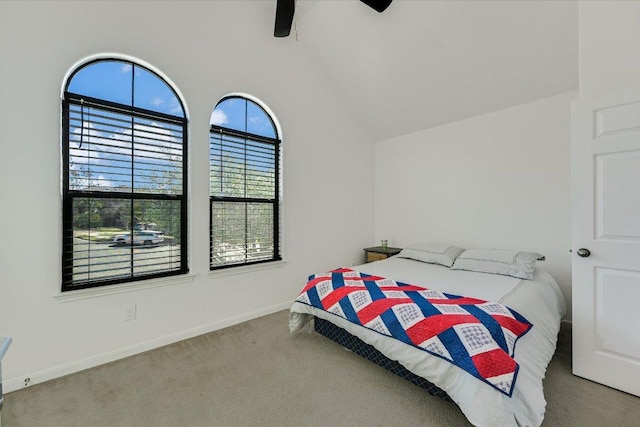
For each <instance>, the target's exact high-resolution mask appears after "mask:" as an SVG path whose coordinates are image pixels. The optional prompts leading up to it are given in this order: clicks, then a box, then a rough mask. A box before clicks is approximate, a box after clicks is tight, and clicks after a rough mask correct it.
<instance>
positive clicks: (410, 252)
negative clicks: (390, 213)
mask: <svg viewBox="0 0 640 427" xmlns="http://www.w3.org/2000/svg"><path fill="white" fill-rule="evenodd" d="M462 252H464V249H462V248H459V247H457V246H450V245H434V244H430V243H415V244H413V245H409V246H407V247H406V248H404V249H403V250H402V251H400V253H399V254H398V255H397V256H398V257H399V258H409V259H414V260H416V261H422V262H428V263H430V264H441V265H444V266H447V267H451V266H452V265H453V262H454V261H455V260H456V258H457V257H458V255H460V254H461V253H462Z"/></svg>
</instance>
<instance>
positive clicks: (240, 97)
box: [209, 94, 282, 271]
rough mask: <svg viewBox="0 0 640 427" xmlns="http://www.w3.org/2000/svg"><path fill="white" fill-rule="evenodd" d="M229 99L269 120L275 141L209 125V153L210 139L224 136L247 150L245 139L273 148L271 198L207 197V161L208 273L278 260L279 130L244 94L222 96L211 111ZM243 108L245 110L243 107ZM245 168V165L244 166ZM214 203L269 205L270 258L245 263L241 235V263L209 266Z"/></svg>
mask: <svg viewBox="0 0 640 427" xmlns="http://www.w3.org/2000/svg"><path fill="white" fill-rule="evenodd" d="M229 99H238V100H242V101H244V102H247V103H252V104H254V105H255V106H256V107H258V108H259V109H260V110H261V111H262V112H263V113H264V115H265V116H266V117H267V118H268V119H269V122H270V124H271V126H272V128H273V131H274V135H275V138H271V137H266V136H262V135H258V134H254V133H250V132H246V131H241V130H237V129H232V128H228V127H225V126H220V125H214V124H210V128H209V151H210V152H211V147H212V138H213V137H214V135H215V136H216V137H217V138H222V137H223V136H224V135H229V136H231V137H235V138H241V139H243V140H244V141H245V142H244V144H243V146H244V147H245V148H246V147H247V142H246V141H247V140H250V141H254V142H259V143H262V144H269V145H273V146H274V150H273V151H274V154H273V159H274V178H273V185H274V198H273V199H264V198H257V197H246V196H245V197H238V196H214V195H213V194H211V166H212V161H211V159H210V160H209V176H210V181H209V270H210V271H221V270H229V269H233V268H242V267H247V266H254V265H259V264H266V263H273V262H277V261H282V254H281V250H282V245H281V243H282V241H281V239H282V229H281V223H280V220H281V213H280V209H281V205H282V195H281V176H282V162H281V150H282V139H281V137H280V131H279V127H278V126H277V124H276V121H275V120H274V117H273V115H272V114H271V112H270V111H269V109H268V108H266V107H265V106H264V105H263V104H262V103H261V102H260V101H258V100H256V99H255V98H253V97H251V96H248V95H245V94H232V95H228V96H225V97H223V98H222V99H220V101H218V103H217V104H216V107H214V111H215V109H216V108H217V107H218V105H220V104H222V103H223V102H224V101H227V100H229ZM245 108H247V107H245ZM244 164H245V166H246V164H247V163H246V162H245V163H244ZM245 179H246V169H245ZM214 203H261V204H269V205H272V206H273V216H272V221H273V229H272V237H273V256H272V257H271V258H269V259H261V260H257V261H247V253H246V246H247V243H248V236H247V235H246V234H245V241H244V243H245V261H244V262H235V263H227V264H221V265H215V266H214V265H213V259H214V257H213V249H214V238H213V236H214V226H213V204H214ZM246 222H247V220H246V218H245V228H246Z"/></svg>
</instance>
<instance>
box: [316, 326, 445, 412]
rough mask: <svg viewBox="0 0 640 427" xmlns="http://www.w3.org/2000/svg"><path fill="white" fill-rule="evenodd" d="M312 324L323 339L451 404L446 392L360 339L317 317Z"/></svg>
mask: <svg viewBox="0 0 640 427" xmlns="http://www.w3.org/2000/svg"><path fill="white" fill-rule="evenodd" d="M314 324H315V326H314V327H315V330H316V332H318V333H319V334H320V335H324V336H325V337H327V338H329V339H330V340H332V341H335V342H337V343H338V344H340V345H341V346H343V347H345V348H346V349H348V350H351V351H353V352H354V353H356V354H358V355H360V356H362V357H364V358H365V359H367V360H369V361H371V362H373V363H375V364H376V365H379V366H382V367H383V368H384V369H386V370H388V371H390V372H393V373H394V374H396V375H398V376H399V377H401V378H404V379H406V380H407V381H410V382H412V383H413V384H415V385H417V386H418V387H420V388H423V389H425V390H426V391H427V392H428V393H430V394H432V395H434V396H437V397H440V398H441V399H444V400H446V401H448V402H453V400H452V399H451V398H450V397H449V395H448V394H447V393H446V392H444V391H443V390H441V389H440V388H438V387H437V386H435V385H434V384H432V383H430V382H429V381H427V380H425V379H424V378H422V377H419V376H418V375H416V374H414V373H413V372H409V371H408V370H407V369H406V368H405V367H404V366H402V365H401V364H400V363H398V362H396V361H395V360H391V359H389V358H388V357H386V356H385V355H383V354H382V353H380V352H379V351H378V350H376V349H375V348H374V347H373V346H371V345H369V344H366V343H365V342H364V341H362V340H361V339H360V338H358V337H355V336H353V335H351V334H350V333H349V332H347V331H345V330H344V329H342V328H340V327H338V326H336V325H334V324H333V323H331V322H329V321H327V320H324V319H321V318H319V317H314Z"/></svg>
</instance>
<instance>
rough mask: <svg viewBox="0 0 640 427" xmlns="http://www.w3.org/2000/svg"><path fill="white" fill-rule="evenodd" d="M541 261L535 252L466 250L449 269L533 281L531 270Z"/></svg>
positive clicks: (542, 257)
mask: <svg viewBox="0 0 640 427" xmlns="http://www.w3.org/2000/svg"><path fill="white" fill-rule="evenodd" d="M542 259H544V256H543V255H540V254H539V253H536V252H524V251H512V250H507V249H467V250H466V251H464V252H463V253H462V254H460V256H458V258H457V259H456V262H455V263H454V264H453V267H451V269H452V270H469V271H479V272H481V273H493V274H502V275H504V276H513V277H517V278H519V279H529V280H531V279H533V270H535V268H536V266H535V263H536V261H537V260H542Z"/></svg>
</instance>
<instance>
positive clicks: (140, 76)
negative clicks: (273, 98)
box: [68, 60, 276, 138]
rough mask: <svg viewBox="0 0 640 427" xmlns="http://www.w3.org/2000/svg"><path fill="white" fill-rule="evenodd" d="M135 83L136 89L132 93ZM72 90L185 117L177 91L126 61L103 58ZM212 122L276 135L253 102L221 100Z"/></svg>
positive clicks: (82, 72)
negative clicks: (132, 100)
mask: <svg viewBox="0 0 640 427" xmlns="http://www.w3.org/2000/svg"><path fill="white" fill-rule="evenodd" d="M132 82H133V83H134V84H133V87H134V91H133V94H132V90H131V87H132ZM68 91H69V92H73V93H77V94H81V95H87V96H91V97H93V98H99V99H104V100H108V101H112V102H117V103H120V104H125V105H131V104H132V102H131V98H132V96H133V98H134V104H133V105H134V106H136V107H140V108H145V109H148V110H152V111H158V112H161V113H166V114H171V115H176V116H180V117H184V111H183V110H182V107H181V106H180V102H179V101H178V98H177V97H176V95H175V93H174V91H173V90H172V89H171V88H170V87H169V86H168V85H167V84H166V83H165V82H164V81H163V80H162V79H160V78H158V76H156V75H155V74H153V73H152V72H150V71H148V70H147V69H145V68H143V67H139V66H135V65H132V64H131V63H128V62H123V61H116V60H113V61H99V62H95V63H92V64H89V65H87V66H85V67H83V68H82V69H81V70H80V71H78V72H77V73H76V74H75V75H74V76H73V78H72V79H71V82H70V83H69V87H68ZM210 123H211V124H216V125H219V126H224V127H228V128H231V129H236V130H241V131H245V132H249V133H253V134H257V135H261V136H266V137H270V138H275V137H276V135H275V129H274V127H273V124H272V123H271V120H270V119H269V117H268V116H267V115H266V114H265V112H264V111H263V110H262V108H260V107H259V106H258V105H256V104H255V103H253V102H252V101H249V100H245V99H238V98H228V99H225V100H223V101H222V102H220V103H218V105H217V106H216V108H215V109H214V111H213V112H212V114H211V120H210Z"/></svg>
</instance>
